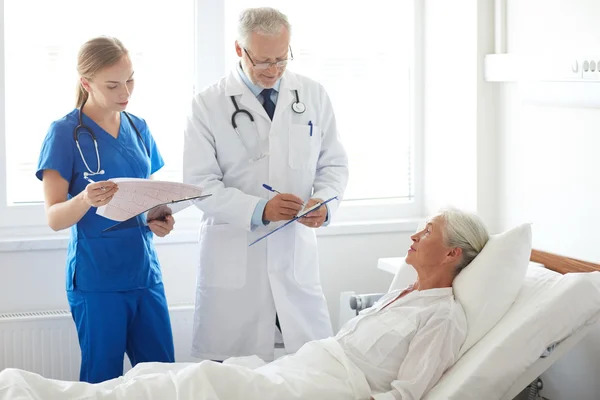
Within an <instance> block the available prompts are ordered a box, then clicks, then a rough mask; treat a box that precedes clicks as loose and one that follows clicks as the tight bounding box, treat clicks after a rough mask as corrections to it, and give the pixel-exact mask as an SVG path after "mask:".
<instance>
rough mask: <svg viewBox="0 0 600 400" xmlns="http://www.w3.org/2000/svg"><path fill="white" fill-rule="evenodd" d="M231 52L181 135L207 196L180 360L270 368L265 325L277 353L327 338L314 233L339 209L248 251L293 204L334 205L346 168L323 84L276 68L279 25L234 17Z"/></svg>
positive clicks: (282, 52)
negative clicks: (186, 345) (243, 360)
mask: <svg viewBox="0 0 600 400" xmlns="http://www.w3.org/2000/svg"><path fill="white" fill-rule="evenodd" d="M235 50H236V53H237V55H238V56H239V57H240V61H239V63H237V65H236V67H235V68H234V70H233V71H231V73H230V74H229V76H227V77H225V78H223V79H222V80H220V81H219V82H218V83H216V84H215V85H213V86H211V87H209V88H207V89H206V90H204V91H203V92H201V93H200V94H198V95H197V96H196V97H195V98H194V99H193V102H192V110H191V114H190V116H189V118H188V120H187V127H186V130H185V142H184V181H186V182H187V183H192V184H197V185H201V186H203V187H204V188H205V190H206V191H207V192H209V193H212V194H213V196H212V197H210V198H208V199H206V200H204V201H203V202H199V203H198V207H199V208H200V209H201V210H202V211H203V212H204V214H203V217H202V222H201V234H200V264H199V270H198V280H197V294H196V314H195V321H194V336H193V345H192V355H193V356H195V357H199V358H203V359H213V360H224V359H226V358H228V357H232V356H246V355H251V354H256V355H258V356H259V357H261V358H263V359H264V360H272V359H273V352H274V342H275V333H276V331H275V326H276V325H277V328H278V329H280V330H281V333H282V335H283V341H284V343H285V348H286V351H287V352H295V351H296V350H297V349H299V348H300V347H301V346H302V345H303V344H304V343H306V342H308V341H310V340H315V339H321V338H325V337H328V336H331V335H332V333H333V332H332V328H331V322H330V318H329V313H328V310H327V303H326V301H325V297H324V295H323V290H322V288H321V283H320V278H319V259H318V254H317V240H316V236H315V230H314V229H315V228H318V227H320V226H322V225H324V224H327V223H329V222H330V221H331V219H332V217H333V215H334V213H335V211H336V209H337V207H338V204H339V201H338V200H334V201H332V202H330V203H328V204H327V206H324V207H321V208H320V209H318V210H316V211H314V212H312V213H311V214H309V216H307V217H306V218H303V219H302V220H301V221H299V223H293V224H291V225H289V226H287V227H286V228H285V229H282V230H280V231H279V232H277V233H276V234H273V235H271V236H269V237H268V238H266V239H265V240H262V241H260V242H258V243H257V244H255V245H253V246H251V247H250V246H249V244H250V243H252V242H253V241H254V240H256V239H257V238H259V237H261V236H263V235H265V234H266V233H268V232H269V231H270V230H272V229H274V228H275V227H277V226H279V225H280V224H281V223H282V222H281V221H285V220H289V219H291V218H293V217H294V216H295V215H296V214H297V213H298V212H299V211H300V210H302V208H303V206H304V207H310V206H311V205H313V204H315V203H317V202H319V201H321V200H326V199H329V198H331V197H333V196H338V199H341V197H342V195H343V193H344V190H345V188H346V184H347V181H348V163H347V157H346V152H345V150H344V148H343V146H342V144H341V142H340V138H339V136H338V132H337V128H336V123H335V117H334V112H333V109H332V105H331V101H330V100H329V97H328V96H327V93H326V92H325V90H324V89H323V87H322V86H321V85H320V84H319V83H317V82H315V81H313V80H311V79H309V78H306V77H304V76H301V75H297V74H295V73H293V72H290V71H286V66H287V64H288V62H289V61H290V60H291V59H292V57H293V55H292V52H291V48H290V24H289V22H288V20H287V17H286V16H285V15H284V14H282V13H280V12H279V11H277V10H274V9H271V8H256V9H248V10H245V11H243V12H242V14H241V15H240V20H239V26H238V40H237V41H236V42H235ZM263 184H267V185H268V186H270V187H271V188H273V191H272V192H270V191H268V190H266V189H265V188H264V187H263ZM304 203H306V204H304Z"/></svg>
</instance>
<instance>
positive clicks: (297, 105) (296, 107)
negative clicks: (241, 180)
mask: <svg viewBox="0 0 600 400" xmlns="http://www.w3.org/2000/svg"><path fill="white" fill-rule="evenodd" d="M294 93H295V95H296V101H295V102H293V103H292V110H293V111H294V112H295V113H296V114H303V113H304V111H306V105H305V104H304V103H303V102H301V101H300V96H298V90H294ZM230 97H231V102H232V103H233V106H234V107H235V111H234V112H233V114H231V125H232V126H233V129H234V130H235V133H237V135H238V137H239V138H240V140H241V141H242V143H243V145H244V147H246V151H247V152H248V153H249V154H251V151H250V149H249V148H248V145H247V144H246V141H245V140H244V139H243V138H242V135H241V134H240V131H238V125H237V123H236V122H235V119H236V118H237V116H238V115H240V114H245V115H246V116H247V117H248V118H250V121H251V122H252V126H253V127H254V134H255V135H256V143H257V145H258V143H260V136H259V135H258V128H257V127H256V122H254V117H253V116H252V114H251V113H250V111H248V110H245V109H243V108H240V107H239V106H238V103H237V101H235V97H234V96H230ZM264 101H266V99H264ZM265 156H266V154H264V153H262V151H261V153H260V155H259V156H257V157H254V158H251V161H257V160H259V159H261V158H263V157H265Z"/></svg>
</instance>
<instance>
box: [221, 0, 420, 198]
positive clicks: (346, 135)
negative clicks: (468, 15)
mask: <svg viewBox="0 0 600 400" xmlns="http://www.w3.org/2000/svg"><path fill="white" fill-rule="evenodd" d="M369 5H370V6H369V7H366V6H365V3H363V2H357V1H341V0H339V1H322V0H306V1H280V0H279V1H278V0H226V1H225V24H224V28H225V43H233V42H234V41H235V39H236V32H237V30H236V24H237V19H238V18H237V17H238V15H239V13H240V10H242V9H244V8H246V7H259V6H271V7H275V8H278V9H279V10H281V11H282V12H284V13H285V14H286V15H287V16H288V18H289V20H290V23H291V24H292V40H291V45H292V50H293V54H294V60H293V61H292V62H291V63H290V64H288V65H289V66H288V68H289V69H290V70H293V71H294V72H297V73H300V74H303V75H306V76H308V77H310V78H312V79H315V80H317V81H318V82H320V83H321V84H322V85H323V86H324V87H325V89H326V90H327V92H328V94H329V96H330V98H331V101H332V102H333V106H334V110H335V113H336V120H337V124H338V130H339V132H340V135H341V137H342V140H343V142H344V145H345V147H346V151H347V152H348V157H349V163H350V168H351V171H350V172H351V173H350V180H349V183H348V188H347V190H346V193H345V195H344V198H345V200H373V199H403V200H407V201H410V200H412V199H413V198H414V196H415V187H414V175H413V164H414V146H413V137H414V129H413V112H414V109H413V104H412V103H413V100H412V96H413V83H412V79H413V76H412V69H413V59H414V57H413V54H412V49H413V43H414V33H413V32H414V11H413V3H412V2H411V1H393V0H376V1H375V2H371V3H369ZM226 54H227V56H228V63H227V64H228V65H229V66H230V67H231V66H232V65H233V64H234V63H235V62H237V56H236V55H235V53H234V52H233V50H232V51H231V52H229V53H226ZM300 96H302V94H300Z"/></svg>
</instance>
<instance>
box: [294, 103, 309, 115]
mask: <svg viewBox="0 0 600 400" xmlns="http://www.w3.org/2000/svg"><path fill="white" fill-rule="evenodd" d="M292 110H294V112H296V113H298V114H302V113H303V112H304V111H306V105H304V103H303V102H301V101H296V102H295V103H293V104H292Z"/></svg>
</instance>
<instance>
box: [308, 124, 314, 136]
mask: <svg viewBox="0 0 600 400" xmlns="http://www.w3.org/2000/svg"><path fill="white" fill-rule="evenodd" d="M308 126H310V136H312V128H313V124H312V121H308Z"/></svg>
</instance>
